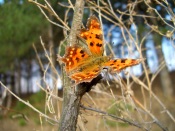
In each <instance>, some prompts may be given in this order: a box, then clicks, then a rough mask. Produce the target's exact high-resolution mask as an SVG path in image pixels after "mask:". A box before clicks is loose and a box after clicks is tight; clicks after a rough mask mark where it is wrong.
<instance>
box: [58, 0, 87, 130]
mask: <svg viewBox="0 0 175 131" xmlns="http://www.w3.org/2000/svg"><path fill="white" fill-rule="evenodd" d="M84 2H85V1H84V0H76V3H75V8H74V17H73V22H72V27H71V32H70V36H69V43H68V44H70V45H73V44H76V41H77V34H78V33H79V30H80V28H81V23H82V17H83V10H84ZM63 78H64V81H63V83H64V87H63V88H64V91H63V107H62V114H61V119H60V125H59V130H60V131H76V125H77V119H78V114H79V107H80V101H81V97H82V95H83V94H84V93H76V91H75V88H74V87H71V86H72V85H71V82H70V79H69V78H68V77H67V76H66V75H65V72H63Z"/></svg>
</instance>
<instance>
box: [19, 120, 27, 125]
mask: <svg viewBox="0 0 175 131" xmlns="http://www.w3.org/2000/svg"><path fill="white" fill-rule="evenodd" d="M18 123H19V125H20V126H25V125H26V124H27V123H26V121H25V120H24V119H19V121H18Z"/></svg>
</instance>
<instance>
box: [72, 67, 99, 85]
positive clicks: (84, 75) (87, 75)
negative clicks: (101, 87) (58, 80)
mask: <svg viewBox="0 0 175 131" xmlns="http://www.w3.org/2000/svg"><path fill="white" fill-rule="evenodd" d="M99 74H100V69H99V68H93V69H91V70H88V71H87V70H86V71H82V72H77V73H73V74H72V75H70V78H71V79H72V80H74V81H75V84H78V83H82V82H91V81H92V79H94V78H95V77H97V76H98V75H99Z"/></svg>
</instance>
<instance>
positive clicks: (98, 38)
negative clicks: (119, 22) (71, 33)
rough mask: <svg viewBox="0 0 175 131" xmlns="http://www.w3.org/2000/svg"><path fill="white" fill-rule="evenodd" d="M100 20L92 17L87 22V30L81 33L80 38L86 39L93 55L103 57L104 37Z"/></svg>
mask: <svg viewBox="0 0 175 131" xmlns="http://www.w3.org/2000/svg"><path fill="white" fill-rule="evenodd" d="M102 33H103V32H102V29H101V25H100V22H99V20H98V19H97V17H95V16H91V17H90V18H89V20H88V22H87V29H82V30H81V31H80V37H82V38H84V39H85V41H86V43H87V45H88V48H89V49H90V51H91V53H92V54H93V55H103V35H102Z"/></svg>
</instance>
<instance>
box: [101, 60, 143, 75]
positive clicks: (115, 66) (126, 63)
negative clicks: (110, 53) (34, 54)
mask: <svg viewBox="0 0 175 131" xmlns="http://www.w3.org/2000/svg"><path fill="white" fill-rule="evenodd" d="M139 63H140V59H116V60H110V61H108V62H106V63H105V64H104V67H109V68H110V69H112V72H120V71H121V70H123V69H125V68H127V67H130V66H134V65H137V64H139Z"/></svg>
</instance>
